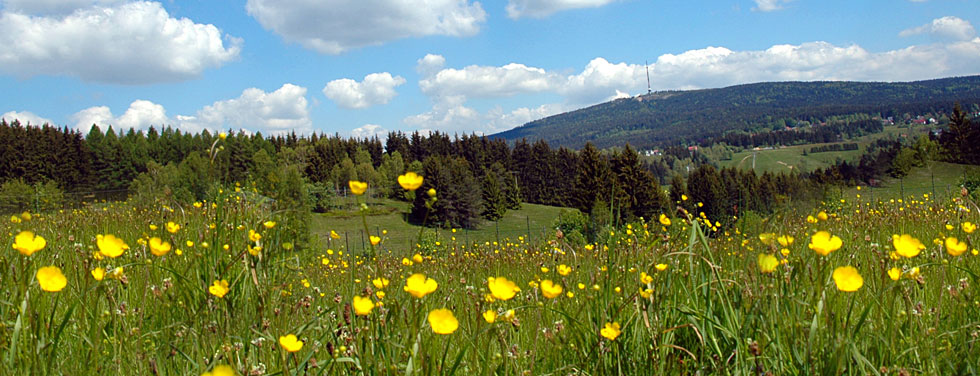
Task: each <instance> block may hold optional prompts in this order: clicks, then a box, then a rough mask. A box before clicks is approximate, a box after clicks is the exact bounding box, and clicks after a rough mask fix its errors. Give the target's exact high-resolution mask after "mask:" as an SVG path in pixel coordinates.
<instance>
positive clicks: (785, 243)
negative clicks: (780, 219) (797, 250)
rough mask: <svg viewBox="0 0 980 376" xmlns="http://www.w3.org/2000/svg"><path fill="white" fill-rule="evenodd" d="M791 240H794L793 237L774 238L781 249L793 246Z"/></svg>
mask: <svg viewBox="0 0 980 376" xmlns="http://www.w3.org/2000/svg"><path fill="white" fill-rule="evenodd" d="M793 240H794V239H793V237H792V236H790V235H782V236H780V237H778V238H776V241H778V242H779V245H781V246H783V247H789V246H791V245H793Z"/></svg>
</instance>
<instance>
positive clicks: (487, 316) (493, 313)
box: [483, 310, 497, 324]
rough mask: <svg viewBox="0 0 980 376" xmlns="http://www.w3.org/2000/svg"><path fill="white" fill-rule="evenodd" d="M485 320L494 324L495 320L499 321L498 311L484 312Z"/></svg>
mask: <svg viewBox="0 0 980 376" xmlns="http://www.w3.org/2000/svg"><path fill="white" fill-rule="evenodd" d="M483 320H485V321H486V322H487V323H488V324H493V322H494V321H497V311H494V310H488V311H486V312H483Z"/></svg>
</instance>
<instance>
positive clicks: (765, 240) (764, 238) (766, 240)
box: [759, 232, 776, 245]
mask: <svg viewBox="0 0 980 376" xmlns="http://www.w3.org/2000/svg"><path fill="white" fill-rule="evenodd" d="M775 237H776V234H774V233H771V232H764V233H761V234H759V241H760V242H762V244H765V245H772V239H773V238H775Z"/></svg>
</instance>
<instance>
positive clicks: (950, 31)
mask: <svg viewBox="0 0 980 376" xmlns="http://www.w3.org/2000/svg"><path fill="white" fill-rule="evenodd" d="M919 34H929V35H933V36H938V37H942V38H949V39H953V40H968V39H971V38H973V37H974V36H976V35H977V30H976V29H974V28H973V25H971V24H970V21H967V20H964V19H962V18H959V17H953V16H946V17H942V18H937V19H934V20H932V22H930V23H927V24H925V25H922V26H919V27H913V28H911V29H906V30H902V32H901V33H899V34H898V35H899V36H902V37H908V36H913V35H919Z"/></svg>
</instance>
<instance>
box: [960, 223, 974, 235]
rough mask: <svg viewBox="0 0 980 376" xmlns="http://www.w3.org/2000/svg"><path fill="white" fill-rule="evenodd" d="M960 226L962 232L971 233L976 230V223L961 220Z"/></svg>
mask: <svg viewBox="0 0 980 376" xmlns="http://www.w3.org/2000/svg"><path fill="white" fill-rule="evenodd" d="M960 227H961V228H962V229H963V232H965V233H967V234H972V233H973V232H974V231H976V230H977V225H975V224H973V223H970V222H963V223H962V224H960Z"/></svg>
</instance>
